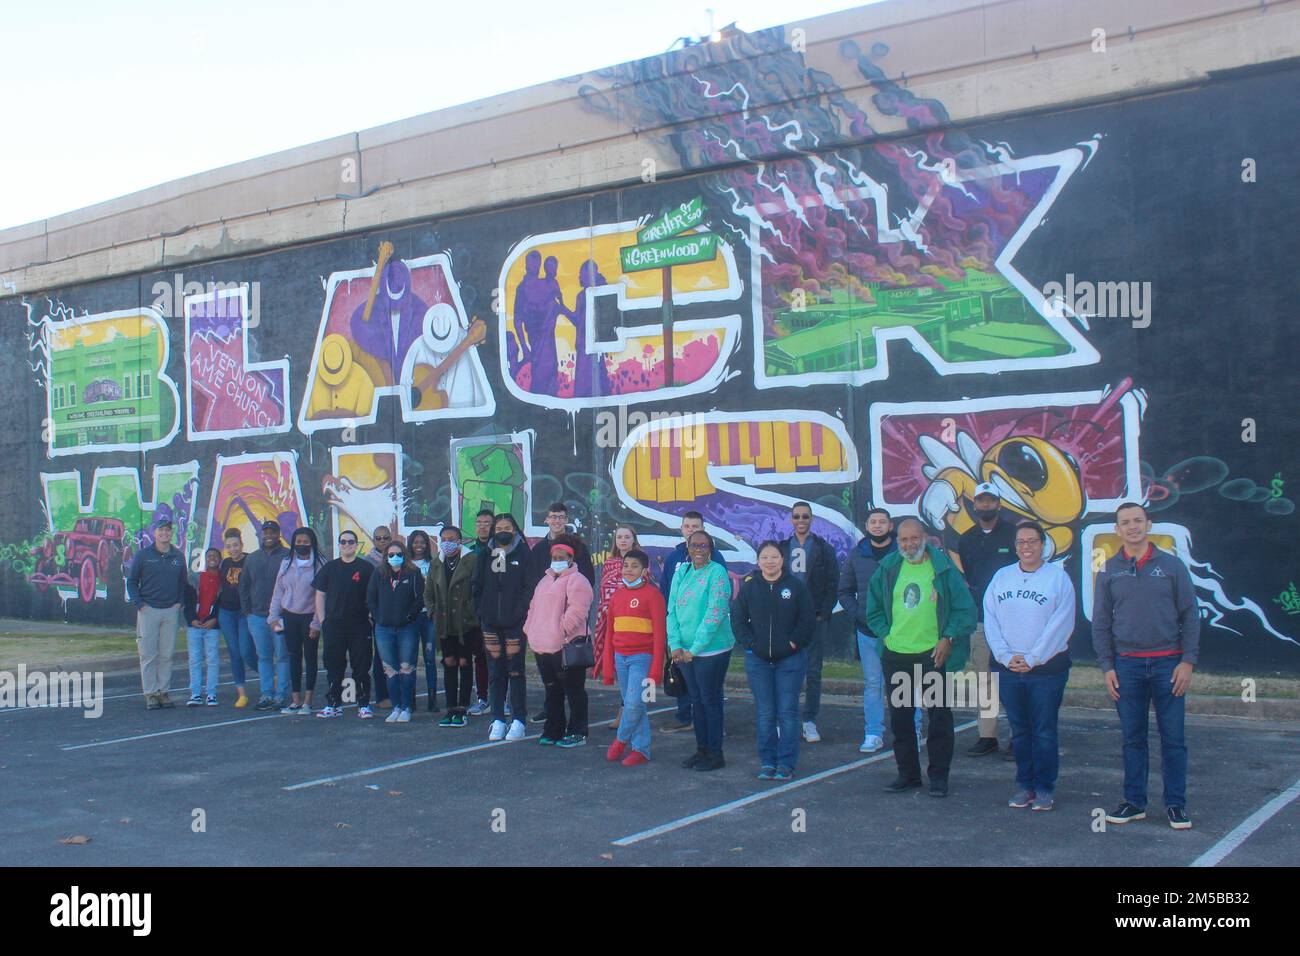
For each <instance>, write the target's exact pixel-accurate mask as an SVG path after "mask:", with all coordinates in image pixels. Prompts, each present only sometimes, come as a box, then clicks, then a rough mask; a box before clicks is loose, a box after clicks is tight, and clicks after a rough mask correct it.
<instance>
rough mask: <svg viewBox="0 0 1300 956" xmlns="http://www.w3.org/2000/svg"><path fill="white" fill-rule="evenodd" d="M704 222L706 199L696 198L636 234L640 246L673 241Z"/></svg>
mask: <svg viewBox="0 0 1300 956" xmlns="http://www.w3.org/2000/svg"><path fill="white" fill-rule="evenodd" d="M703 221H704V199H703V198H702V197H700V196H696V197H695V198H694V199H692V200H690V201H689V202H684V203H682V204H681V205H680V206H678V207H676V208H675V209H669V210H666V211H665V212H664V214H663V215H661V216H660V217H659V218H658V219H656V220H654V221H653V222H651V223H649V224H648V225H646V226H645V227H644V228H642V229H641V230H639V231H638V232H637V234H636V241H637V243H638V244H639V245H645V244H646V243H648V242H658V241H659V240H660V239H671V238H672V237H673V236H676V235H678V234H679V233H683V232H685V231H686V230H687V229H693V228H695V227H696V226H698V225H699V224H700V223H701V222H703Z"/></svg>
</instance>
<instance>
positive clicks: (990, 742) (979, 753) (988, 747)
mask: <svg viewBox="0 0 1300 956" xmlns="http://www.w3.org/2000/svg"><path fill="white" fill-rule="evenodd" d="M997 752H998V738H996V737H981V738H980V739H979V740H977V741H975V744H974V745H973V746H972V747H971V748H970V750H968V751H966V756H967V757H987V756H988V755H989V754H995V753H997Z"/></svg>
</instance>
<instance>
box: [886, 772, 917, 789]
mask: <svg viewBox="0 0 1300 956" xmlns="http://www.w3.org/2000/svg"><path fill="white" fill-rule="evenodd" d="M919 789H921V781H920V780H908V779H907V778H906V777H904V776H902V775H901V774H900V775H899V776H897V777H895V778H894V782H893V783H891V784H889V785H888V786H887V787H885V790H886V792H888V793H906V792H907V791H908V790H919Z"/></svg>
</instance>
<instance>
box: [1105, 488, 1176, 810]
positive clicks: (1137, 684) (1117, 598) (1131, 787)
mask: <svg viewBox="0 0 1300 956" xmlns="http://www.w3.org/2000/svg"><path fill="white" fill-rule="evenodd" d="M1115 533H1116V534H1117V535H1119V538H1120V540H1121V541H1122V542H1123V543H1124V546H1123V548H1122V549H1121V550H1120V552H1119V553H1118V554H1116V555H1115V557H1113V558H1111V559H1110V560H1109V561H1107V562H1106V564H1105V565H1104V566H1103V567H1102V569H1101V573H1099V574H1098V575H1097V581H1096V590H1095V591H1094V597H1093V602H1092V646H1093V648H1094V649H1095V650H1096V652H1097V664H1098V666H1099V667H1100V668H1101V672H1102V674H1103V675H1104V677H1105V680H1106V689H1107V690H1108V691H1110V697H1111V700H1113V701H1115V709H1116V710H1117V711H1118V712H1119V722H1120V728H1121V729H1122V730H1123V732H1124V802H1123V803H1121V804H1120V805H1119V808H1118V809H1116V810H1115V811H1114V812H1112V813H1108V814H1106V820H1107V822H1109V823H1129V822H1130V821H1133V820H1141V819H1144V818H1145V817H1146V806H1147V732H1148V726H1149V725H1148V718H1147V715H1148V713H1149V712H1150V710H1151V704H1152V702H1154V703H1155V710H1156V725H1157V726H1158V727H1159V728H1160V775H1161V778H1162V779H1163V782H1164V798H1165V815H1166V816H1167V817H1168V818H1169V825H1170V826H1171V827H1173V828H1174V829H1175V830H1187V829H1190V828H1191V825H1192V821H1191V820H1190V819H1189V818H1188V816H1187V811H1186V809H1185V803H1186V799H1187V744H1186V743H1185V742H1184V739H1183V713H1184V709H1185V702H1186V694H1187V689H1188V687H1189V686H1190V685H1191V682H1192V669H1193V668H1194V667H1195V666H1196V655H1197V652H1198V651H1199V650H1200V644H1201V640H1200V638H1201V611H1200V606H1199V605H1198V604H1197V601H1196V591H1195V589H1194V588H1193V587H1192V576H1191V574H1189V573H1188V571H1187V567H1186V566H1185V565H1184V564H1183V562H1182V561H1180V560H1179V559H1178V558H1176V557H1175V556H1174V555H1172V554H1168V553H1167V552H1164V551H1161V550H1160V549H1159V548H1157V547H1156V546H1155V545H1153V544H1152V543H1151V542H1150V540H1148V536H1149V535H1150V533H1151V519H1150V518H1148V517H1147V512H1146V508H1144V507H1142V505H1139V504H1134V503H1133V502H1127V503H1125V504H1122V505H1120V506H1119V509H1118V510H1117V511H1116V512H1115Z"/></svg>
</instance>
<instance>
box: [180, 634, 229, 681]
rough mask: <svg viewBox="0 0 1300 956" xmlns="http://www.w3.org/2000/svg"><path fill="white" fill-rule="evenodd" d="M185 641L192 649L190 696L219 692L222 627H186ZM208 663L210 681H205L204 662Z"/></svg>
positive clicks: (190, 649)
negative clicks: (202, 692)
mask: <svg viewBox="0 0 1300 956" xmlns="http://www.w3.org/2000/svg"><path fill="white" fill-rule="evenodd" d="M185 643H186V645H187V646H188V647H189V651H190V696H191V697H198V696H199V694H200V692H201V691H206V692H207V695H208V696H209V697H215V696H216V693H217V677H218V676H219V675H220V674H221V630H220V628H215V627H213V628H199V627H187V628H185ZM205 661H206V662H207V665H208V682H207V684H206V686H205V685H204V683H203V664H204V662H205Z"/></svg>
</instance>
